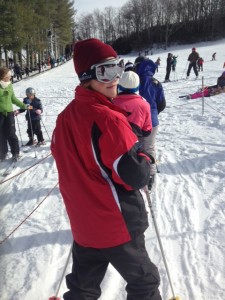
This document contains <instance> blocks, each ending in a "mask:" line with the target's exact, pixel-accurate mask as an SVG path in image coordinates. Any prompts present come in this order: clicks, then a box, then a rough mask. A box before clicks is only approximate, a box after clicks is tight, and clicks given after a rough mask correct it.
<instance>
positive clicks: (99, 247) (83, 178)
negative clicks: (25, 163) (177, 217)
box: [51, 39, 161, 300]
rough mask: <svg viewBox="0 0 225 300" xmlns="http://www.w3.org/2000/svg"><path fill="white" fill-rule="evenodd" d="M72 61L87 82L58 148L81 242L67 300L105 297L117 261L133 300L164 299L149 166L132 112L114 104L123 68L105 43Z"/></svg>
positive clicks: (64, 121) (58, 136)
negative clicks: (152, 236)
mask: <svg viewBox="0 0 225 300" xmlns="http://www.w3.org/2000/svg"><path fill="white" fill-rule="evenodd" d="M73 58H74V66H75V71H76V73H77V74H78V77H79V80H80V82H81V84H80V85H79V86H77V87H76V95H75V99H74V100H73V101H72V102H71V103H70V104H69V105H68V106H67V107H66V108H65V110H64V111H63V112H62V113H61V114H60V115H59V116H58V119H57V123H56V128H55V130H54V133H53V138H52V144H51V150H52V154H53V156H54V158H55V160H56V165H57V169H58V173H59V186H60V191H61V194H62V196H63V200H64V202H65V206H66V209H67V213H68V216H69V219H70V224H71V229H72V234H73V238H74V243H73V269H72V273H71V274H69V275H67V277H66V282H67V287H68V289H69V291H68V292H66V293H65V294H64V299H65V300H72V299H73V300H74V299H76V300H89V299H93V300H94V299H98V298H99V297H100V295H101V288H100V284H101V282H102V280H103V278H104V276H105V273H106V270H107V267H108V265H109V263H111V264H112V265H113V266H114V267H115V269H116V270H117V271H118V272H119V273H120V274H121V276H122V277H123V278H124V279H125V281H126V282H127V286H126V291H127V294H128V296H127V299H132V300H140V299H146V300H161V296H160V293H159V290H158V286H159V281H160V279H159V274H158V270H157V267H156V266H155V265H154V264H153V263H152V262H151V260H150V259H149V257H148V253H147V251H146V248H145V239H144V231H145V230H146V229H147V227H148V220H147V213H146V210H145V205H144V201H143V198H142V195H141V193H140V191H139V189H140V188H142V187H144V186H146V185H147V184H148V181H149V175H150V172H149V169H150V161H149V158H148V157H147V156H146V155H145V154H144V153H142V152H141V151H140V149H139V143H138V140H137V137H136V135H135V134H134V133H133V132H132V129H131V127H130V125H129V123H128V121H127V119H126V116H127V113H126V112H125V111H124V110H122V109H121V108H119V107H118V106H116V105H114V104H113V103H112V99H113V98H114V97H115V96H116V92H117V84H118V78H119V77H120V76H121V74H122V72H123V65H122V62H121V61H119V60H118V58H117V54H116V52H115V51H114V50H113V48H112V47H111V46H109V45H106V44H104V43H103V42H101V41H100V40H98V39H87V40H82V41H79V42H77V43H76V44H75V46H74V56H73Z"/></svg>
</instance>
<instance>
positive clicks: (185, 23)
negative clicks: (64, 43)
mask: <svg viewBox="0 0 225 300" xmlns="http://www.w3.org/2000/svg"><path fill="white" fill-rule="evenodd" d="M224 28H225V0H129V1H127V3H126V4H125V5H123V6H122V8H120V9H115V8H112V7H106V8H105V9H104V11H102V12H101V11H99V10H94V11H93V13H89V14H83V15H82V16H81V17H80V18H79V20H78V26H77V29H76V30H77V32H76V35H77V36H79V37H80V38H82V39H83V38H89V37H97V38H100V39H102V40H103V41H104V42H108V43H110V44H112V45H113V46H114V47H115V49H116V50H117V51H118V52H119V53H121V54H122V53H127V52H129V51H131V50H132V49H136V50H142V49H144V48H146V47H149V46H150V48H151V45H153V44H158V45H161V46H162V45H163V47H164V48H165V49H166V48H167V47H168V46H169V44H170V43H171V42H178V43H185V42H187V43H189V42H195V41H203V40H212V39H215V38H217V37H224V36H225V30H224Z"/></svg>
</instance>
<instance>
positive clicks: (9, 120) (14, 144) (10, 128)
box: [0, 112, 20, 157]
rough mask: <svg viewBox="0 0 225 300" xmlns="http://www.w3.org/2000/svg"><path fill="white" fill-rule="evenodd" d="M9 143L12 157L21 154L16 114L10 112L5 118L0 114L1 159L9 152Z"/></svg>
mask: <svg viewBox="0 0 225 300" xmlns="http://www.w3.org/2000/svg"><path fill="white" fill-rule="evenodd" d="M8 143H9V146H10V149H11V153H12V155H15V154H19V152H20V149H19V141H18V137H17V135H16V127H15V118H14V112H8V113H7V115H6V116H5V115H4V114H3V113H1V112H0V157H4V156H5V155H6V154H7V152H8Z"/></svg>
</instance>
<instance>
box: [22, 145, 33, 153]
mask: <svg viewBox="0 0 225 300" xmlns="http://www.w3.org/2000/svg"><path fill="white" fill-rule="evenodd" d="M31 149H32V146H25V147H24V148H23V149H22V151H23V152H24V153H27V152H29V151H30V150H31Z"/></svg>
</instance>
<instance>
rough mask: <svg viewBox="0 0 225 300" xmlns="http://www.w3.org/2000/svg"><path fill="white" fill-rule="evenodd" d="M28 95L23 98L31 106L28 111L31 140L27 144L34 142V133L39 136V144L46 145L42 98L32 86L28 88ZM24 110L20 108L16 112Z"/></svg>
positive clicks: (28, 131) (28, 129)
mask: <svg viewBox="0 0 225 300" xmlns="http://www.w3.org/2000/svg"><path fill="white" fill-rule="evenodd" d="M26 95H27V97H26V98H24V99H23V103H25V104H26V105H28V106H29V111H27V113H26V120H27V125H28V128H27V133H28V137H29V141H28V142H27V143H26V146H31V145H33V144H34V134H35V135H36V136H37V146H41V145H45V140H44V138H43V134H42V130H41V114H42V112H43V108H42V103H41V100H40V99H38V98H37V97H36V96H35V90H34V89H33V88H31V87H29V88H27V89H26ZM24 111H25V110H24V109H18V110H16V111H15V112H14V114H15V115H18V114H20V113H22V112H24Z"/></svg>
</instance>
